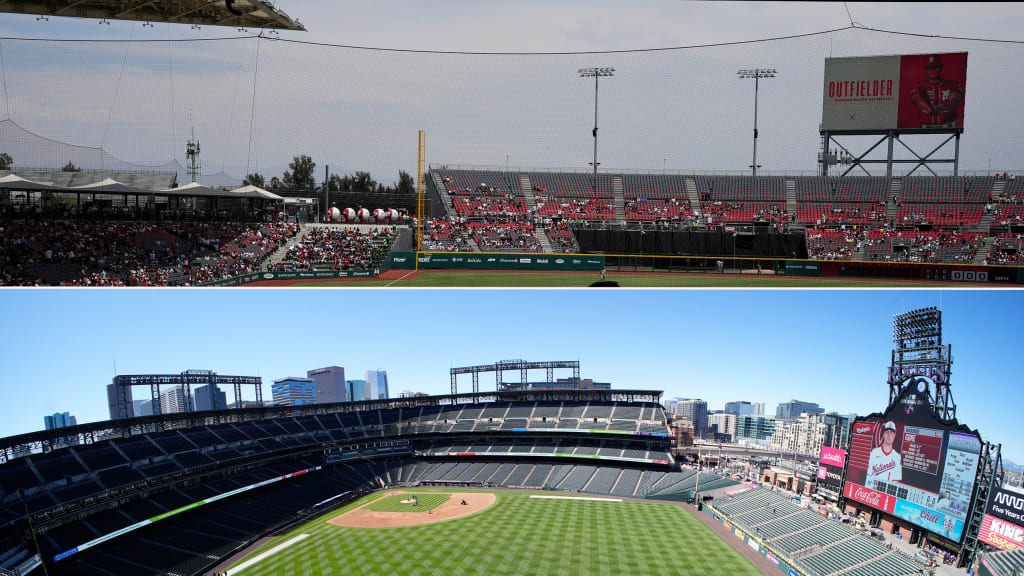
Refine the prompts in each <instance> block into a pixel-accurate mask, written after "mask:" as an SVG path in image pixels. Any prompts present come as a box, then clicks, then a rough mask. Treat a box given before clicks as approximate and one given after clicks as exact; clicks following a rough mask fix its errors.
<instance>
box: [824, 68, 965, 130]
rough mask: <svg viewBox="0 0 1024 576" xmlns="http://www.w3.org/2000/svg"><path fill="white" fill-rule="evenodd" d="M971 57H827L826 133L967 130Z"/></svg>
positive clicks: (825, 89)
mask: <svg viewBox="0 0 1024 576" xmlns="http://www.w3.org/2000/svg"><path fill="white" fill-rule="evenodd" d="M966 84H967V53H966V52H954V53H943V54H910V55H902V56H868V57H853V58H826V59H825V84H824V93H823V103H822V112H821V129H822V130H823V131H827V132H842V131H859V130H864V131H876V130H928V129H931V130H949V129H956V128H963V127H964V96H965V93H966V90H965V86H966Z"/></svg>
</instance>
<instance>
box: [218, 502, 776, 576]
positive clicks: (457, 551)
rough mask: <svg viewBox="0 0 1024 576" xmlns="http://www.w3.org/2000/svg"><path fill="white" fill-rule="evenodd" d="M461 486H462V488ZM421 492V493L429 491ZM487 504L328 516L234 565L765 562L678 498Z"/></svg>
mask: <svg viewBox="0 0 1024 576" xmlns="http://www.w3.org/2000/svg"><path fill="white" fill-rule="evenodd" d="M460 491H468V490H466V489H460ZM418 493H419V494H423V495H422V496H420V501H421V502H423V501H424V498H425V497H426V495H427V492H418ZM496 495H497V501H496V502H495V503H494V505H493V506H491V507H490V508H487V509H486V510H483V511H481V512H478V513H476V514H471V515H469V516H465V517H463V518H456V519H452V520H446V521H442V522H437V523H434V524H424V525H419V526H408V527H401V528H345V527H340V526H334V525H331V524H328V523H327V520H328V518H330V517H334V516H337V515H338V514H339V513H341V512H345V511H348V510H351V509H353V508H357V507H359V506H361V505H363V504H366V502H367V501H369V500H371V499H372V498H367V499H363V500H361V501H359V502H357V503H355V504H353V505H350V506H348V507H346V508H343V509H342V510H340V511H335V512H332V513H330V514H329V515H328V516H327V517H324V518H320V519H318V520H314V521H312V522H310V523H308V524H306V525H304V526H302V527H300V528H298V529H296V530H293V531H292V532H290V533H288V534H286V535H284V536H281V537H279V538H275V539H274V540H273V541H272V542H270V543H269V544H267V545H265V546H262V547H261V548H260V550H257V551H254V552H253V553H252V554H249V555H248V556H247V558H251V557H252V556H254V555H255V554H257V553H259V552H263V551H266V550H268V549H270V548H272V547H274V546H276V545H278V544H281V543H282V542H286V541H288V540H290V539H292V538H295V537H296V536H299V535H301V534H309V537H307V538H305V539H304V540H301V541H299V542H297V543H295V544H293V545H292V546H290V547H288V548H285V549H283V550H281V551H280V552H277V553H276V554H274V555H272V556H269V557H267V558H264V559H263V560H261V561H260V562H258V563H256V564H253V565H250V566H249V567H247V568H245V569H244V570H241V571H238V572H236V571H235V570H234V569H233V568H229V569H228V573H229V574H231V575H232V576H235V575H236V574H243V575H251V576H259V575H263V576H269V575H274V576H300V575H306V574H345V575H366V576H370V575H373V576H378V575H388V576H391V575H394V576H411V575H419V574H428V575H439V576H442V575H452V576H455V575H459V576H461V575H464V574H468V575H479V576H495V575H503V574H508V575H515V576H556V575H562V574H567V575H578V576H613V575H626V574H628V575H630V576H653V575H667V574H679V575H683V576H690V575H692V576H705V575H709V574H728V575H729V576H748V575H749V576H754V575H759V574H761V572H760V571H759V570H758V569H757V568H755V567H754V565H753V564H751V563H750V562H749V561H748V560H746V559H745V558H743V557H742V556H741V555H740V554H739V553H738V552H737V551H736V550H735V549H733V548H732V547H731V546H730V545H729V544H728V543H727V542H725V541H724V540H722V539H721V538H719V537H718V536H717V535H716V534H714V533H713V532H712V531H711V530H709V529H708V528H707V527H705V526H704V525H703V524H701V523H700V521H698V520H697V519H696V518H694V517H693V516H692V515H691V514H690V513H689V512H687V511H686V510H684V509H682V508H680V507H679V506H675V505H671V504H661V503H648V502H632V501H624V502H593V501H585V500H578V501H573V500H540V499H532V498H530V495H531V493H529V492H505V491H502V492H496Z"/></svg>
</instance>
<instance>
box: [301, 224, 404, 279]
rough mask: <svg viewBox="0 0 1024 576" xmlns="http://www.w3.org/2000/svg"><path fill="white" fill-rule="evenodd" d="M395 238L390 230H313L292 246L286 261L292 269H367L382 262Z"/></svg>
mask: <svg viewBox="0 0 1024 576" xmlns="http://www.w3.org/2000/svg"><path fill="white" fill-rule="evenodd" d="M391 238H392V231H391V230H390V229H388V228H377V229H374V230H372V231H369V232H360V231H359V230H357V229H355V228H319V227H318V228H312V229H310V230H309V231H307V232H306V234H305V235H304V236H303V237H302V239H301V240H300V241H299V242H296V243H295V244H292V245H291V246H289V247H288V253H287V256H286V260H287V262H288V268H289V269H298V270H312V269H314V268H319V269H323V268H330V269H332V270H367V269H370V268H373V267H374V266H376V265H377V264H378V263H379V261H380V259H381V257H382V256H383V252H384V251H386V250H387V246H388V245H389V244H390V243H391Z"/></svg>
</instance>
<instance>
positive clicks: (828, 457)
mask: <svg viewBox="0 0 1024 576" xmlns="http://www.w3.org/2000/svg"><path fill="white" fill-rule="evenodd" d="M821 463H822V464H828V465H829V466H835V467H836V468H842V467H843V466H846V450H840V449H838V448H828V447H825V446H822V448H821Z"/></svg>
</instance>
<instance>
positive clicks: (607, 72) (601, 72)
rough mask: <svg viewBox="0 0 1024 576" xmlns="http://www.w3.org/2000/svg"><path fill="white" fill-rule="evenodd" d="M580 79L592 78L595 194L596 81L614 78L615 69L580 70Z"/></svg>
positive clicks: (595, 182)
mask: <svg viewBox="0 0 1024 576" xmlns="http://www.w3.org/2000/svg"><path fill="white" fill-rule="evenodd" d="M578 73H579V75H580V78H590V77H591V76H593V77H594V162H593V164H594V183H593V187H592V191H594V192H597V81H598V79H599V78H601V76H614V75H615V68H580V69H579V72H578Z"/></svg>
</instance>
